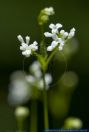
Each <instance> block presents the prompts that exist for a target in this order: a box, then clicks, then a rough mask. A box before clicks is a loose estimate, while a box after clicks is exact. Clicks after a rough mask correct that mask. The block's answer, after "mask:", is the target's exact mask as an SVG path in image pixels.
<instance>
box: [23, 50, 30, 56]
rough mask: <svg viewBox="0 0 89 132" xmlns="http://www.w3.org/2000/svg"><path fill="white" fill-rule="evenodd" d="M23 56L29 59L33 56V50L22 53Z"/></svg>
mask: <svg viewBox="0 0 89 132" xmlns="http://www.w3.org/2000/svg"><path fill="white" fill-rule="evenodd" d="M22 55H24V56H26V57H29V56H30V55H31V50H25V51H23V52H22Z"/></svg>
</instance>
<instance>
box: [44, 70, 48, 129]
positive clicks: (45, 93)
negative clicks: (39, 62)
mask: <svg viewBox="0 0 89 132" xmlns="http://www.w3.org/2000/svg"><path fill="white" fill-rule="evenodd" d="M43 82H44V90H43V105H44V127H45V129H48V128H49V120H48V104H47V92H46V83H45V72H43Z"/></svg>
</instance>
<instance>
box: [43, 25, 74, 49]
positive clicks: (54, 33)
mask: <svg viewBox="0 0 89 132" xmlns="http://www.w3.org/2000/svg"><path fill="white" fill-rule="evenodd" d="M61 27H62V25H61V24H60V23H57V24H50V25H49V28H50V29H51V33H49V32H45V33H44V35H45V37H51V38H52V39H53V41H52V42H51V45H50V46H48V47H47V51H52V50H53V49H54V48H55V47H56V46H57V45H58V49H59V50H62V49H63V47H64V44H65V43H66V41H67V40H68V39H71V38H72V37H74V35H75V28H72V29H71V30H70V33H68V32H65V30H61V31H60V32H59V28H61Z"/></svg>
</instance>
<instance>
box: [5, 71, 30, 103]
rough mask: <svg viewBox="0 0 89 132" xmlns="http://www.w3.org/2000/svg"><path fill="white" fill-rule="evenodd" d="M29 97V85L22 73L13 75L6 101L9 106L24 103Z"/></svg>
mask: <svg viewBox="0 0 89 132" xmlns="http://www.w3.org/2000/svg"><path fill="white" fill-rule="evenodd" d="M30 97H31V88H30V85H28V83H27V82H26V79H25V76H24V74H23V73H22V72H19V71H18V72H16V73H13V75H12V76H11V84H10V86H9V95H8V101H9V103H10V104H11V105H18V104H22V103H25V102H26V101H28V100H29V98H30Z"/></svg>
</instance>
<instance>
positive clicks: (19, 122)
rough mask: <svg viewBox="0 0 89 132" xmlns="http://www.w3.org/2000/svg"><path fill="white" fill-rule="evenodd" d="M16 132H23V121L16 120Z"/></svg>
mask: <svg viewBox="0 0 89 132" xmlns="http://www.w3.org/2000/svg"><path fill="white" fill-rule="evenodd" d="M18 130H19V132H23V131H24V120H18Z"/></svg>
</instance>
